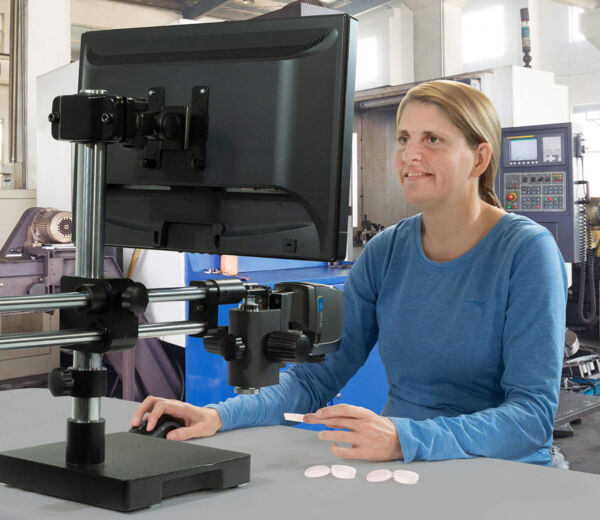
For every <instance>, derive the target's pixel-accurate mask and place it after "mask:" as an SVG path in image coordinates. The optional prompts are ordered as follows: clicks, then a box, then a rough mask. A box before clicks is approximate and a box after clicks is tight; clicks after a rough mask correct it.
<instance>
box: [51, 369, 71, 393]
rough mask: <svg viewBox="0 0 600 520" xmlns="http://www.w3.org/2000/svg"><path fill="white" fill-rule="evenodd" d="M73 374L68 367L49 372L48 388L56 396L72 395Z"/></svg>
mask: <svg viewBox="0 0 600 520" xmlns="http://www.w3.org/2000/svg"><path fill="white" fill-rule="evenodd" d="M73 384H74V380H73V374H71V371H70V370H69V369H68V368H60V367H59V368H55V369H54V370H52V372H50V373H49V374H48V388H49V389H50V392H51V393H52V395H53V396H54V397H59V396H61V395H71V390H72V389H73Z"/></svg>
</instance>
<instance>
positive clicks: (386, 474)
mask: <svg viewBox="0 0 600 520" xmlns="http://www.w3.org/2000/svg"><path fill="white" fill-rule="evenodd" d="M391 478H392V472H391V471H390V470H389V469H376V470H374V471H371V472H370V473H369V474H368V475H367V482H385V481H386V480H389V479H391Z"/></svg>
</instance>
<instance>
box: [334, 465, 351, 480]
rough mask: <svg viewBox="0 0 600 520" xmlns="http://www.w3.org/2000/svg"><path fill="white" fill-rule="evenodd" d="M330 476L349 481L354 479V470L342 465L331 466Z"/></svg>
mask: <svg viewBox="0 0 600 520" xmlns="http://www.w3.org/2000/svg"><path fill="white" fill-rule="evenodd" d="M331 474H332V475H333V476H334V477H335V478H343V479H351V478H354V477H356V468H353V467H352V466H344V465H343V464H334V465H333V466H331Z"/></svg>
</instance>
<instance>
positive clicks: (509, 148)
mask: <svg viewBox="0 0 600 520" xmlns="http://www.w3.org/2000/svg"><path fill="white" fill-rule="evenodd" d="M572 150H573V143H572V130H571V123H559V124H551V125H536V126H521V127H513V128H503V129H502V149H501V157H500V165H499V168H498V176H497V177H496V194H497V196H498V199H500V202H501V203H502V206H503V207H504V209H505V210H506V211H507V212H509V213H519V214H520V215H524V216H526V217H529V218H530V219H532V220H534V221H535V222H537V223H539V224H541V225H542V226H544V227H546V228H547V229H548V230H549V231H550V232H551V233H552V235H553V236H554V238H555V240H556V242H557V244H558V247H559V248H560V251H561V253H562V255H563V258H564V259H565V261H566V262H578V261H579V260H578V257H579V255H580V253H579V246H578V244H579V243H580V240H581V237H580V234H581V233H580V231H578V228H577V226H578V224H577V219H576V211H575V200H574V180H575V179H574V177H573V151H572Z"/></svg>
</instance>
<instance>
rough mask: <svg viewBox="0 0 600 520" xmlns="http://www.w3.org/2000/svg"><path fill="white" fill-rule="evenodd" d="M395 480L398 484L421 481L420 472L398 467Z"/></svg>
mask: <svg viewBox="0 0 600 520" xmlns="http://www.w3.org/2000/svg"><path fill="white" fill-rule="evenodd" d="M394 480H395V481H396V482H398V484H409V485H411V484H416V483H417V482H418V481H419V474H418V473H415V472H414V471H408V470H406V469H397V470H396V471H394Z"/></svg>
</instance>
